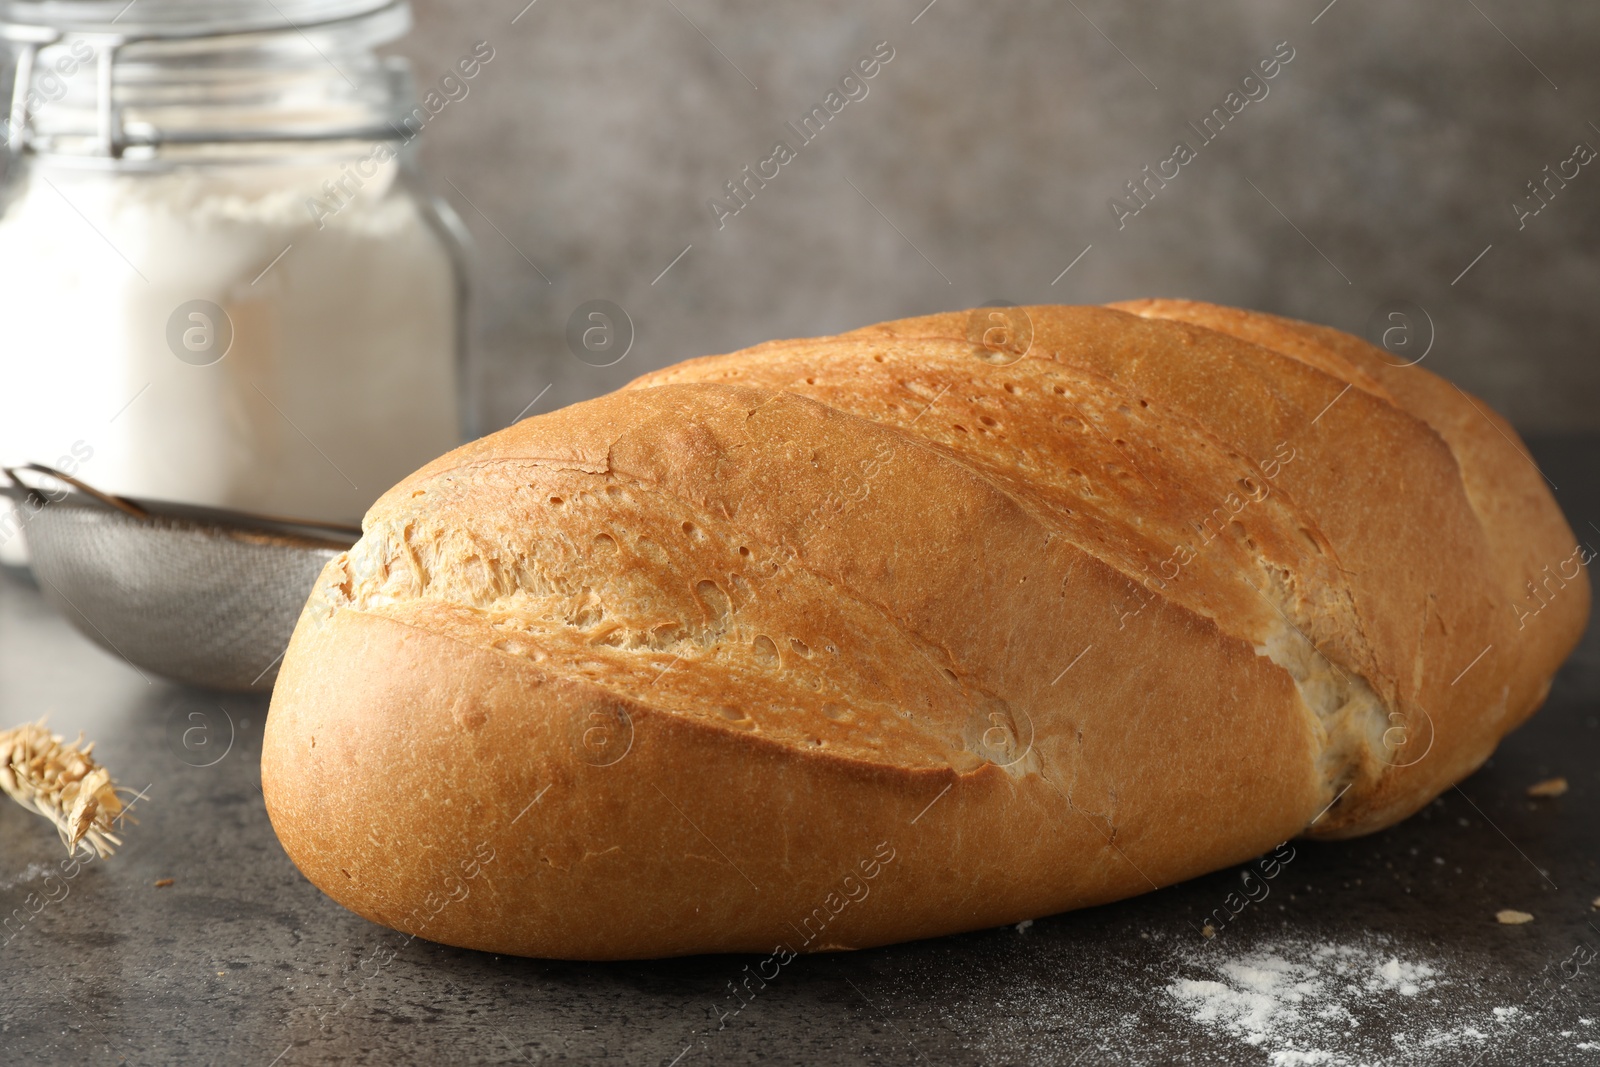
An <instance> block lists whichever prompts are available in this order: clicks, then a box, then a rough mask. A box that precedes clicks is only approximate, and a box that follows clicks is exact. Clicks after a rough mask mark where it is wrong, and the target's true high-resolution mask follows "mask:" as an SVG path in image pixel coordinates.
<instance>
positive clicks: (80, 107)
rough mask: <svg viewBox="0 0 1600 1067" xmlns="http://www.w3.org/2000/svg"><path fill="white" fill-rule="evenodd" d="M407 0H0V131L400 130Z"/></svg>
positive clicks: (215, 136) (82, 136)
mask: <svg viewBox="0 0 1600 1067" xmlns="http://www.w3.org/2000/svg"><path fill="white" fill-rule="evenodd" d="M410 26H411V9H410V6H409V3H408V2H407V0H132V2H129V0H0V40H4V41H5V42H7V43H9V45H10V47H11V49H12V51H13V52H14V54H15V77H14V79H13V82H14V87H13V90H12V99H11V108H10V121H9V123H8V131H7V132H8V136H7V141H8V143H9V145H10V146H11V148H12V150H13V151H18V152H30V153H35V154H40V155H49V156H55V157H79V158H90V159H92V158H100V159H124V158H128V159H142V158H151V157H153V156H154V155H156V154H157V153H159V152H162V151H164V150H167V149H172V148H174V147H175V146H214V145H250V144H260V143H271V142H280V141H308V140H310V141H315V140H376V139H390V140H393V139H406V138H408V137H409V134H408V132H407V128H406V126H405V119H406V117H407V115H408V111H409V108H410V105H411V103H412V98H413V93H412V88H411V79H410V71H409V67H407V65H406V64H405V62H404V60H400V59H395V58H388V59H385V58H382V57H380V56H378V54H377V52H376V49H377V47H378V46H379V45H382V44H386V43H388V42H390V41H393V40H395V39H396V38H398V37H400V36H402V35H404V34H405V32H406V31H407V30H408V29H410Z"/></svg>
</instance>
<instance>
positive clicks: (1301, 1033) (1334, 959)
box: [1167, 944, 1439, 1067]
mask: <svg viewBox="0 0 1600 1067" xmlns="http://www.w3.org/2000/svg"><path fill="white" fill-rule="evenodd" d="M1200 958H1201V959H1206V957H1205V956H1204V955H1201V957H1200ZM1203 966H1205V968H1206V969H1209V970H1211V971H1213V972H1214V973H1215V974H1216V978H1214V979H1196V978H1178V979H1175V980H1174V981H1173V982H1172V983H1171V984H1169V985H1168V986H1167V994H1168V996H1170V997H1171V998H1172V999H1173V1000H1175V1001H1177V1002H1178V1005H1179V1006H1180V1009H1181V1010H1182V1011H1183V1012H1184V1013H1185V1014H1187V1015H1188V1017H1189V1018H1190V1019H1191V1020H1192V1021H1193V1022H1195V1023H1197V1024H1199V1025H1200V1026H1201V1027H1203V1028H1205V1029H1206V1030H1209V1031H1212V1032H1220V1033H1226V1034H1229V1035H1231V1036H1233V1037H1237V1038H1239V1039H1241V1040H1243V1041H1244V1042H1245V1043H1246V1044H1248V1045H1255V1046H1258V1047H1260V1048H1262V1049H1263V1050H1264V1051H1266V1052H1267V1054H1268V1056H1269V1057H1270V1058H1269V1060H1268V1061H1267V1062H1269V1063H1271V1064H1273V1065H1274V1067H1303V1065H1312V1064H1335V1063H1346V1062H1351V1061H1347V1060H1345V1059H1344V1058H1342V1057H1341V1056H1339V1054H1338V1053H1336V1052H1334V1051H1332V1050H1331V1049H1332V1048H1336V1047H1338V1045H1339V1044H1341V1043H1342V1041H1343V1040H1344V1039H1345V1038H1347V1037H1348V1036H1350V1035H1352V1034H1353V1033H1354V1032H1355V1030H1356V1029H1357V1027H1358V1026H1359V1025H1360V1024H1359V1022H1358V1020H1357V1018H1356V1015H1355V1013H1354V1011H1353V1010H1352V1009H1355V1008H1357V1007H1360V1006H1362V1005H1363V1004H1368V1003H1370V1002H1372V1001H1377V1000H1383V999H1386V998H1393V999H1394V1001H1395V1002H1396V1004H1397V1005H1400V1004H1403V1002H1404V1001H1405V1000H1406V999H1410V998H1415V997H1418V996H1420V995H1422V994H1424V993H1425V992H1429V991H1431V990H1433V989H1434V988H1435V987H1436V986H1437V985H1438V979H1437V975H1438V974H1439V971H1438V968H1436V967H1435V966H1433V965H1431V964H1428V963H1418V962H1411V961H1407V960H1402V959H1401V958H1400V957H1399V956H1397V955H1392V954H1387V953H1385V952H1384V951H1383V950H1381V949H1373V948H1367V947H1355V946H1349V945H1329V944H1324V945H1316V946H1308V945H1278V946H1274V947H1272V948H1270V949H1267V950H1264V951H1258V952H1252V953H1248V954H1245V955H1242V956H1236V957H1229V956H1217V957H1213V958H1211V960H1210V962H1209V963H1208V964H1205V965H1203ZM1396 1036H1398V1035H1396Z"/></svg>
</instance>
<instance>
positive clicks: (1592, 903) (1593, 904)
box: [1589, 897, 1600, 911]
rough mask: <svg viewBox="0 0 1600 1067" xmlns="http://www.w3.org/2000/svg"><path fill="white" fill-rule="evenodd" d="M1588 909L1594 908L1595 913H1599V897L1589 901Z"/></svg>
mask: <svg viewBox="0 0 1600 1067" xmlns="http://www.w3.org/2000/svg"><path fill="white" fill-rule="evenodd" d="M1589 907H1591V908H1594V909H1595V910H1596V911H1600V897H1595V898H1594V900H1592V901H1590V902H1589Z"/></svg>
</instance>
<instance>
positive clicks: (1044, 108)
mask: <svg viewBox="0 0 1600 1067" xmlns="http://www.w3.org/2000/svg"><path fill="white" fill-rule="evenodd" d="M416 4H417V19H418V26H417V29H416V31H415V32H414V33H413V34H412V35H411V37H410V38H409V39H408V40H406V41H404V42H403V43H402V45H401V46H400V50H401V51H403V52H404V53H406V54H407V55H409V56H410V57H411V58H412V59H413V61H414V64H415V69H416V73H417V79H418V82H419V85H420V86H421V87H422V88H424V89H426V88H427V87H428V86H429V85H430V84H436V83H437V81H438V79H439V78H440V77H441V76H442V75H444V74H446V73H447V72H448V71H449V69H450V67H451V66H452V65H453V64H454V63H455V62H456V61H457V60H458V59H459V58H461V57H462V56H465V55H467V54H468V53H469V52H470V51H471V50H472V48H473V46H474V44H476V43H477V42H479V41H483V42H487V43H488V44H489V45H490V46H491V47H492V48H493V49H494V58H493V59H492V60H491V61H490V62H489V63H488V65H487V66H486V67H485V68H484V70H483V71H482V73H481V74H480V75H479V76H478V77H477V78H476V79H475V80H474V81H473V82H472V83H471V85H470V92H469V94H468V96H467V97H466V98H464V99H460V100H457V101H454V102H452V103H450V104H449V105H448V106H447V107H446V108H445V109H444V110H443V111H442V112H441V113H440V114H439V115H438V116H437V117H435V118H434V119H433V120H432V121H431V122H430V123H429V124H428V126H427V129H426V132H425V134H424V137H423V142H424V146H423V163H424V167H425V169H426V171H427V173H428V176H429V182H430V185H431V186H432V187H433V188H434V189H435V190H436V191H438V192H440V193H442V194H443V195H445V196H446V197H447V198H448V199H449V200H450V201H451V202H452V203H453V204H454V205H455V207H456V209H457V210H458V211H459V212H460V214H461V216H462V218H463V219H464V220H465V221H466V223H467V225H468V227H469V228H470V229H471V230H472V232H473V234H474V236H475V238H476V243H477V246H478V249H477V268H476V308H475V319H476V321H475V331H476V338H475V346H476V347H475V353H474V366H473V379H474V382H475V389H476V391H477V404H478V408H479V411H480V413H481V419H482V422H483V426H482V427H481V428H482V429H484V430H491V429H495V428H498V427H499V426H503V425H505V424H507V423H509V422H511V421H512V420H513V419H515V418H516V417H517V416H518V415H519V414H520V413H522V412H524V411H527V412H528V413H529V414H534V413H538V412H542V411H547V410H550V409H552V408H554V407H558V406H561V405H563V404H567V403H571V402H573V401H577V400H581V399H584V398H586V397H589V396H593V395H596V394H598V393H601V392H604V391H607V390H610V389H613V388H615V387H617V386H619V385H621V384H622V383H623V382H625V381H627V380H629V379H631V378H633V377H635V376H637V375H639V374H642V373H644V372H646V371H648V370H652V369H654V368H657V367H660V366H663V365H665V364H667V363H670V362H674V361H676V360H679V359H683V358H686V357H690V356H697V355H703V354H707V353H712V352H723V351H729V350H733V349H737V348H741V347H744V346H746V345H750V344H755V343H757V342H760V341H764V340H768V339H772V338H777V337H791V336H806V335H813V334H824V333H833V332H838V331H842V330H847V329H851V328H853V327H857V326H861V325H865V324H868V323H872V322H877V321H881V320H885V319H892V318H899V317H903V316H908V315H918V314H924V313H928V312H934V311H939V310H945V309H955V308H965V307H970V306H974V305H977V304H981V303H984V302H988V301H996V300H1004V301H1009V302H1014V303H1045V302H1055V303H1096V302H1103V301H1109V300H1117V299H1125V298H1129V297H1136V296H1147V295H1156V296H1183V297H1193V298H1198V299H1204V300H1211V301H1217V302H1221V303H1228V304H1236V305H1240V306H1245V307H1251V308H1259V309H1264V310H1268V311H1273V312H1277V313H1280V314H1285V315H1290V316H1294V317H1298V318H1304V319H1309V320H1313V321H1318V322H1324V323H1328V324H1330V325H1334V326H1338V327H1341V328H1343V329H1347V330H1350V331H1352V332H1358V333H1364V334H1365V333H1367V332H1368V322H1369V320H1370V319H1371V317H1372V315H1373V312H1374V311H1375V309H1378V308H1379V307H1381V306H1385V305H1387V304H1388V303H1389V302H1392V301H1397V300H1410V301H1413V302H1414V303H1415V304H1417V305H1420V306H1421V307H1423V308H1425V309H1426V311H1427V313H1428V315H1429V316H1430V317H1431V319H1432V321H1433V324H1434V328H1435V343H1434V346H1433V348H1432V350H1431V351H1430V352H1429V354H1428V357H1427V359H1426V361H1425V362H1424V364H1423V365H1424V366H1425V367H1427V368H1429V369H1431V370H1433V371H1435V372H1437V373H1440V374H1444V375H1446V376H1448V377H1450V378H1452V379H1454V380H1455V381H1456V382H1457V383H1458V384H1460V385H1461V386H1462V387H1463V388H1466V389H1468V390H1470V391H1472V392H1475V393H1477V394H1479V395H1481V396H1483V397H1485V398H1486V399H1488V400H1489V402H1490V403H1492V404H1493V405H1494V406H1495V407H1497V408H1499V409H1500V410H1501V411H1502V412H1504V413H1506V414H1507V415H1508V416H1510V418H1511V419H1512V420H1513V421H1514V422H1515V423H1516V424H1517V425H1518V426H1519V427H1520V428H1521V429H1523V430H1524V431H1527V432H1534V433H1547V432H1562V431H1577V430H1593V429H1600V403H1597V401H1600V360H1597V358H1596V355H1597V352H1596V349H1597V338H1600V299H1597V298H1600V255H1597V250H1596V238H1597V237H1600V160H1597V161H1595V162H1593V163H1590V164H1588V165H1585V166H1581V167H1579V173H1578V175H1577V177H1575V178H1572V179H1571V180H1570V181H1568V182H1567V183H1566V184H1565V186H1564V187H1562V186H1560V185H1559V183H1556V182H1552V183H1551V184H1550V185H1548V186H1547V187H1546V188H1548V189H1550V190H1553V192H1549V193H1547V194H1546V195H1547V196H1548V197H1549V202H1548V204H1547V205H1545V206H1544V207H1543V209H1542V210H1541V211H1540V212H1539V213H1538V214H1537V215H1529V216H1527V217H1525V218H1522V219H1521V220H1520V226H1521V228H1520V229H1519V218H1518V214H1517V211H1516V210H1515V209H1514V208H1513V204H1514V203H1516V202H1519V201H1520V202H1522V203H1523V205H1524V210H1531V209H1532V208H1533V207H1535V206H1538V205H1539V204H1540V201H1538V200H1534V199H1533V198H1532V196H1531V193H1530V190H1529V187H1528V183H1529V182H1530V181H1536V180H1541V179H1543V178H1544V177H1545V176H1546V175H1545V171H1544V168H1545V167H1546V166H1547V165H1548V166H1550V167H1551V168H1552V170H1555V168H1557V167H1558V165H1561V164H1562V163H1563V161H1566V160H1569V159H1571V158H1572V157H1573V155H1574V149H1575V146H1576V145H1577V144H1578V143H1579V142H1584V143H1586V144H1587V145H1589V146H1593V147H1600V129H1597V127H1596V126H1595V125H1594V123H1595V122H1600V79H1597V76H1596V72H1597V70H1600V67H1597V65H1596V62H1595V53H1596V47H1597V46H1600V6H1596V5H1591V4H1574V3H1570V2H1561V0H1516V2H1513V0H1408V2H1406V3H1403V4H1395V3H1383V2H1379V0H1335V2H1334V3H1333V4H1332V5H1331V6H1330V5H1329V4H1328V3H1327V0H1287V2H1270V3H1269V2H1265V0H1210V2H1208V3H1205V4H1196V3H1188V4H1179V3H1159V2H1154V0H1138V2H1115V0H1077V2H1076V3H1074V2H1072V0H1064V2H1062V0H1058V2H1045V0H1031V2H1030V0H1010V2H1002V3H991V4H980V3H977V2H975V0H935V2H934V3H933V4H932V5H931V6H925V5H926V4H927V0H852V2H848V3H847V2H843V0H806V2H803V3H802V2H794V0H782V2H766V3H749V2H747V3H737V2H734V0H627V2H623V0H536V2H535V3H533V4H531V5H527V6H524V5H525V4H526V0H494V2H492V3H484V2H482V0H474V2H468V0H416ZM880 41H887V42H888V43H889V46H890V47H892V48H893V50H894V57H893V59H892V60H891V61H890V62H888V63H887V64H886V65H885V66H884V67H883V68H882V70H881V71H880V72H879V73H878V75H877V76H876V77H874V78H873V79H871V81H870V82H868V83H867V85H868V95H867V96H866V97H865V98H864V99H861V100H857V101H854V102H850V103H848V104H847V105H846V106H845V107H844V108H843V109H842V111H841V112H840V113H839V114H838V115H836V116H835V117H834V118H833V119H832V121H830V122H829V123H828V124H827V126H826V128H825V129H824V130H823V132H822V133H821V134H820V135H819V136H818V137H817V138H816V139H815V140H814V141H812V142H811V143H810V144H806V145H804V146H801V144H800V142H799V139H798V138H796V137H794V136H793V134H792V132H791V131H789V130H788V129H786V127H785V123H786V122H795V123H797V124H798V122H799V120H800V118H801V116H802V115H804V114H805V113H806V112H808V111H809V110H810V108H811V107H812V106H813V105H817V104H820V103H822V102H823V98H824V96H825V94H827V93H828V91H829V90H830V89H833V88H834V87H835V86H836V84H837V83H838V81H839V79H840V78H841V77H842V76H843V75H844V74H846V73H848V72H849V71H850V69H851V67H852V65H853V64H854V63H855V62H856V61H857V60H858V59H860V58H862V57H865V56H868V55H869V54H870V53H871V51H872V49H873V47H874V45H875V44H877V43H878V42H880ZM1284 41H1287V42H1288V43H1289V47H1291V48H1292V49H1293V50H1294V58H1293V59H1292V60H1291V61H1290V62H1289V63H1287V64H1286V65H1285V66H1283V67H1282V69H1281V71H1280V72H1279V73H1278V75H1277V77H1275V78H1273V79H1272V80H1271V81H1270V82H1268V83H1267V85H1268V89H1269V91H1268V95H1267V96H1266V97H1265V98H1264V99H1261V100H1259V101H1255V102H1251V103H1249V104H1248V105H1247V106H1246V107H1244V109H1243V111H1242V112H1241V113H1240V114H1238V115H1237V116H1235V117H1234V119H1233V121H1231V122H1230V123H1229V124H1228V126H1227V128H1226V129H1225V130H1224V132H1223V133H1222V134H1221V135H1220V136H1219V137H1217V138H1216V140H1215V141H1213V142H1212V143H1210V144H1206V145H1204V146H1201V142H1200V139H1199V138H1198V137H1197V136H1195V134H1194V131H1193V130H1192V129H1190V128H1189V127H1188V126H1187V125H1186V123H1187V122H1190V121H1192V122H1194V123H1196V124H1198V123H1199V122H1200V120H1201V119H1202V118H1203V117H1204V116H1205V115H1207V114H1208V113H1209V112H1210V111H1211V109H1212V108H1214V107H1218V106H1222V105H1223V103H1224V98H1225V97H1226V95H1227V94H1228V93H1229V92H1230V91H1232V90H1234V89H1236V88H1237V87H1238V85H1239V81H1240V79H1241V78H1242V77H1243V76H1244V75H1245V74H1246V73H1248V72H1250V70H1251V68H1252V67H1253V66H1254V64H1255V63H1256V62H1257V61H1258V60H1259V59H1261V58H1263V57H1267V56H1269V55H1271V54H1272V53H1273V51H1274V49H1275V47H1276V46H1277V45H1278V43H1279V42H1284ZM1258 91H1259V90H1258ZM1591 120H1592V121H1591ZM780 139H782V140H785V141H788V142H789V143H790V144H791V146H793V147H795V148H796V149H797V158H796V159H795V160H794V161H793V162H792V163H790V164H788V165H786V166H783V167H782V168H781V171H780V174H779V176H778V177H777V178H776V179H774V180H772V181H771V182H769V183H768V184H767V186H766V187H765V188H763V189H760V190H759V191H758V192H757V194H756V195H755V197H754V198H753V199H752V200H751V202H750V204H749V206H748V207H746V208H744V209H743V210H742V211H741V212H740V213H739V214H738V215H737V216H736V217H732V218H729V219H727V220H726V225H725V226H724V227H723V228H721V229H719V228H718V225H717V220H716V219H715V217H714V216H713V214H712V212H711V211H710V209H709V208H708V207H707V200H708V199H710V198H713V197H721V198H723V199H724V200H726V193H725V190H724V183H725V182H727V181H729V180H730V179H734V178H736V177H738V176H740V172H741V169H742V168H743V167H744V166H746V165H747V164H748V165H750V166H751V167H754V166H755V165H756V164H757V163H759V162H760V161H761V160H763V159H766V158H767V157H768V156H769V155H771V153H772V148H773V144H774V142H776V141H778V140H780ZM1180 139H1183V140H1186V141H1188V142H1189V143H1190V145H1191V146H1194V147H1197V148H1198V149H1199V151H1198V158H1196V159H1195V160H1194V161H1193V162H1191V163H1189V164H1188V165H1186V166H1183V167H1182V168H1181V171H1180V174H1179V176H1178V177H1177V178H1175V179H1173V180H1172V181H1171V182H1169V183H1168V184H1167V185H1166V187H1165V188H1164V189H1161V190H1159V192H1157V193H1156V195H1155V196H1154V197H1152V198H1151V200H1150V203H1149V206H1148V207H1145V208H1144V209H1143V210H1141V211H1140V212H1139V214H1138V215H1137V216H1135V217H1132V218H1129V219H1127V220H1125V221H1126V225H1125V226H1124V227H1123V228H1122V229H1120V230H1119V228H1118V226H1117V222H1116V220H1115V219H1114V217H1113V214H1112V212H1111V210H1110V208H1109V207H1108V201H1109V199H1110V198H1111V197H1113V196H1117V195H1124V196H1125V195H1126V193H1125V188H1124V187H1125V183H1127V182H1128V181H1129V180H1131V179H1134V178H1137V177H1140V176H1141V168H1143V167H1144V166H1145V165H1146V164H1149V165H1151V167H1152V168H1154V167H1155V165H1156V164H1157V163H1158V162H1159V161H1161V160H1163V159H1166V158H1167V157H1168V156H1170V155H1171V154H1172V149H1173V145H1174V144H1175V142H1177V141H1178V140H1180ZM1574 165H1575V164H1567V168H1568V169H1567V173H1569V174H1570V173H1571V167H1572V166H1574ZM1090 246H1092V247H1090ZM1085 248H1089V251H1087V252H1086V253H1085V252H1084V250H1085ZM685 249H687V251H685ZM678 257H681V258H678ZM669 265H670V269H667V268H668V267H669ZM1069 265H1071V269H1070V270H1067V271H1066V273H1065V274H1063V273H1062V271H1063V270H1064V269H1065V268H1067V267H1068V266H1069ZM1469 268H1470V269H1469ZM663 271H665V273H663ZM594 299H607V300H611V301H613V302H615V303H616V304H618V305H620V306H621V307H622V308H624V309H625V310H626V311H627V313H628V315H629V317H630V318H631V320H632V323H633V326H634V330H635V335H636V336H635V340H634V343H633V346H632V349H631V350H630V352H629V353H628V355H627V357H626V358H625V359H623V360H621V361H620V362H619V363H617V364H616V365H614V366H611V367H607V368H595V367H592V366H589V365H588V364H586V363H585V362H582V361H580V360H579V359H577V358H576V357H575V356H574V355H573V354H572V353H571V352H570V351H569V349H568V345H567V342H566V340H565V331H566V325H567V320H568V318H569V316H570V315H571V314H572V312H573V310H574V309H575V308H577V307H578V306H579V305H580V304H582V303H584V302H585V301H589V300H594ZM536 398H537V403H534V401H535V399H536ZM530 405H531V406H530Z"/></svg>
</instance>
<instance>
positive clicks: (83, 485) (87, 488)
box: [0, 463, 150, 522]
mask: <svg viewBox="0 0 1600 1067" xmlns="http://www.w3.org/2000/svg"><path fill="white" fill-rule="evenodd" d="M0 470H3V471H5V474H6V477H7V478H10V479H11V481H12V484H14V485H20V486H21V487H22V488H24V489H26V490H27V491H28V492H30V493H34V494H36V495H39V496H43V495H44V494H43V493H40V492H39V490H38V489H36V488H34V487H33V486H31V485H29V484H28V483H27V482H25V481H23V480H22V479H21V478H18V477H17V471H18V470H25V471H33V472H35V473H37V474H43V475H47V476H48V477H51V478H54V479H56V480H57V481H61V482H65V483H67V484H68V485H70V486H72V488H74V489H76V490H77V491H78V492H80V493H83V494H84V495H85V496H87V497H89V498H90V499H92V500H97V501H99V502H100V503H102V504H104V505H105V506H106V507H108V508H112V509H114V510H116V511H120V512H123V513H125V514H127V515H132V516H133V517H134V518H136V519H138V520H140V521H141V522H143V521H145V520H147V519H149V518H150V513H149V512H147V511H145V510H144V509H143V508H141V507H140V506H139V505H137V504H134V503H132V502H130V501H127V500H124V499H122V498H121V497H120V496H112V495H111V494H110V493H105V492H101V491H100V490H99V489H96V488H95V487H94V486H92V485H89V484H88V483H87V482H83V481H79V480H78V479H77V478H74V477H73V476H72V475H70V474H64V473H62V472H61V471H58V470H56V469H55V468H54V467H47V466H45V465H44V464H43V463H25V464H23V465H22V466H21V467H20V468H18V467H0Z"/></svg>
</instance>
